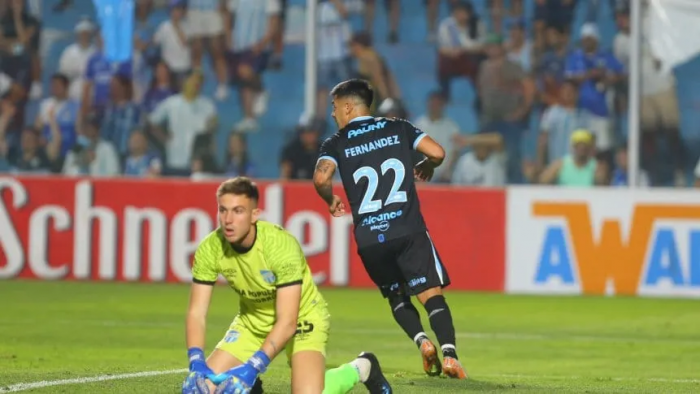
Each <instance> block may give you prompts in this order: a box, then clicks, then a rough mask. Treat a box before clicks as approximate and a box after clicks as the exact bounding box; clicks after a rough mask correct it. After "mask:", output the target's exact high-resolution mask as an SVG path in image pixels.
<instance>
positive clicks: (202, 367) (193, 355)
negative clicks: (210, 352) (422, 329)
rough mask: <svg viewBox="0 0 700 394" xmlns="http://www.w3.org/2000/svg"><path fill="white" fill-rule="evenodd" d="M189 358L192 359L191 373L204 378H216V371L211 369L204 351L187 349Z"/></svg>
mask: <svg viewBox="0 0 700 394" xmlns="http://www.w3.org/2000/svg"><path fill="white" fill-rule="evenodd" d="M187 358H189V359H190V372H195V373H198V374H201V375H204V376H207V377H209V376H210V375H211V376H214V371H212V370H211V368H209V366H208V365H207V361H206V359H205V358H204V351H203V350H202V349H200V348H198V347H192V348H189V349H187Z"/></svg>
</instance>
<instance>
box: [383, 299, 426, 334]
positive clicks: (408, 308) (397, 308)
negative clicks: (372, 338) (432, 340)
mask: <svg viewBox="0 0 700 394" xmlns="http://www.w3.org/2000/svg"><path fill="white" fill-rule="evenodd" d="M389 305H390V306H391V312H392V313H393V314H394V319H395V320H396V322H397V323H399V326H401V328H403V331H404V332H405V333H406V335H408V337H409V338H411V340H412V341H413V342H415V343H416V345H418V347H420V344H421V342H422V341H423V339H425V338H427V336H426V335H425V332H423V324H421V322H420V315H419V314H418V309H416V307H415V306H413V303H412V302H411V298H410V297H408V296H397V297H390V298H389ZM421 334H422V335H421Z"/></svg>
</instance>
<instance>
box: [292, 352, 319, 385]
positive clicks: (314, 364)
mask: <svg viewBox="0 0 700 394" xmlns="http://www.w3.org/2000/svg"><path fill="white" fill-rule="evenodd" d="M325 371H326V357H325V356H324V355H323V353H321V352H320V351H316V350H303V351H298V352H295V353H294V354H293V355H292V393H293V394H317V393H320V392H322V391H323V384H324V375H325Z"/></svg>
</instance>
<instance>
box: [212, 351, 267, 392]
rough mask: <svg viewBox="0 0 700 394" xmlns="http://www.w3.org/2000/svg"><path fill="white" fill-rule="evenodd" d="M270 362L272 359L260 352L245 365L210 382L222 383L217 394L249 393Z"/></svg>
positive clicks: (217, 376) (230, 370) (213, 378)
mask: <svg viewBox="0 0 700 394" xmlns="http://www.w3.org/2000/svg"><path fill="white" fill-rule="evenodd" d="M270 361H271V360H270V357H268V356H267V354H265V352H263V351H262V350H258V351H257V352H255V354H253V356H252V357H251V358H249V359H248V361H247V362H246V363H245V364H243V365H239V366H238V367H235V368H231V369H229V370H228V371H226V372H224V373H222V374H218V375H216V376H214V377H212V378H210V380H211V381H212V382H214V383H215V384H220V383H222V384H221V385H220V386H219V387H218V388H217V393H222V394H234V393H235V394H238V393H247V392H248V391H250V389H251V388H252V387H253V385H254V384H255V380H256V379H257V378H258V375H260V374H262V373H264V372H265V371H267V366H268V365H270ZM246 390H247V391H246Z"/></svg>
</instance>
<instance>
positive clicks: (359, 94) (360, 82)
mask: <svg viewBox="0 0 700 394" xmlns="http://www.w3.org/2000/svg"><path fill="white" fill-rule="evenodd" d="M331 97H333V98H346V97H356V98H358V99H360V100H362V103H363V104H365V105H366V106H367V107H368V108H369V107H371V106H372V101H373V100H374V89H372V85H370V84H369V82H367V81H365V80H364V79H349V80H347V81H345V82H341V83H339V84H337V85H336V86H335V87H334V88H333V90H331Z"/></svg>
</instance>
